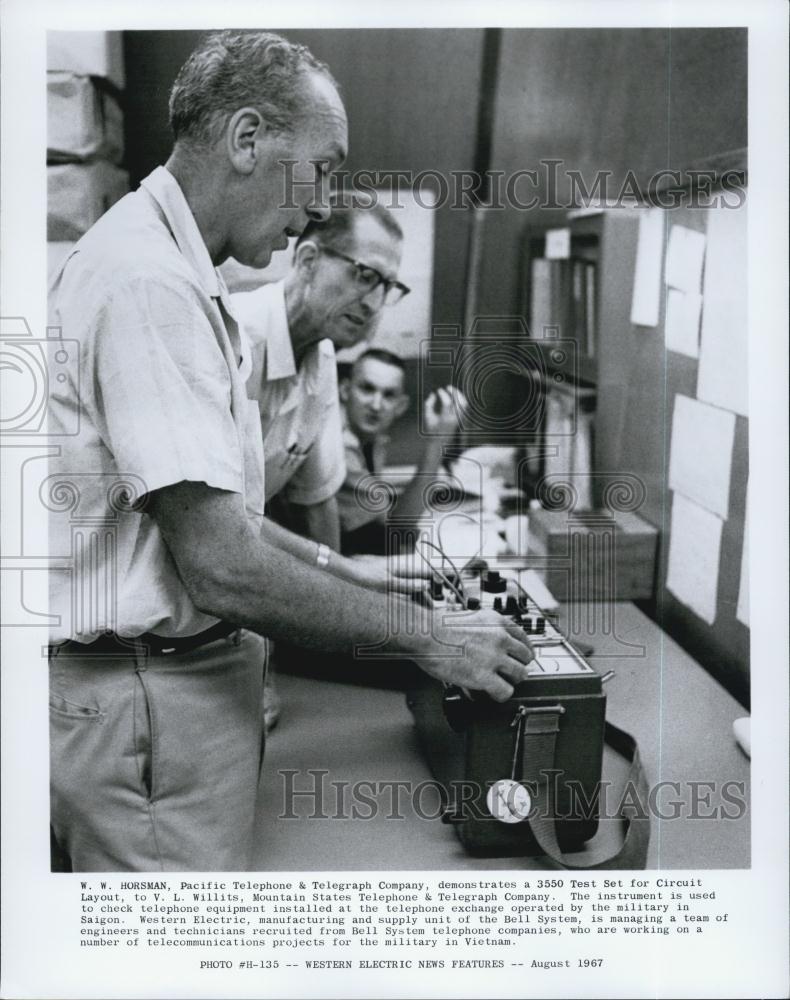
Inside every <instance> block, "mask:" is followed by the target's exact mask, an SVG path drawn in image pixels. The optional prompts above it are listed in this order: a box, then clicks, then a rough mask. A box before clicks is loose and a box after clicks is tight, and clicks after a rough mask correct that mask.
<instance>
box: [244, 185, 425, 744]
mask: <svg viewBox="0 0 790 1000" xmlns="http://www.w3.org/2000/svg"><path fill="white" fill-rule="evenodd" d="M402 242H403V233H402V231H401V228H400V226H399V225H398V223H397V222H396V220H395V218H394V216H393V215H392V214H391V213H390V212H389V211H388V210H387V209H386V208H384V207H383V206H381V205H379V204H378V203H377V202H376V201H375V200H374V199H372V198H370V197H366V196H363V195H361V194H356V195H355V196H354V200H353V202H351V201H349V202H347V203H344V202H342V201H341V202H340V203H335V204H333V205H332V214H331V216H330V217H329V219H327V220H326V221H320V222H319V221H317V220H315V221H312V222H310V223H309V224H308V226H307V227H306V229H305V231H304V232H303V233H302V235H301V236H300V237H299V239H298V241H297V243H296V247H295V250H294V257H293V262H292V264H291V269H290V271H289V272H288V274H287V276H286V277H285V278H284V279H283V280H282V281H277V282H272V283H270V284H267V285H263V286H262V287H261V288H257V289H255V290H254V291H251V292H237V293H236V294H234V295H233V296H232V301H233V308H234V313H235V315H236V318H237V319H238V321H239V322H240V323H241V324H242V327H243V329H244V331H245V333H246V335H247V338H248V340H249V343H250V347H251V357H252V373H251V375H250V377H249V379H248V382H247V389H248V393H249V395H250V397H251V398H252V399H255V400H257V403H258V408H259V411H260V419H261V433H262V436H263V450H264V455H265V483H266V502H267V512H268V513H269V514H271V515H272V516H273V517H274V518H275V519H276V520H278V521H279V522H280V523H282V524H285V525H286V526H288V527H290V528H293V529H295V530H298V531H299V532H300V533H301V534H303V535H305V536H307V537H308V538H311V539H313V541H315V542H318V543H320V544H323V545H326V546H328V547H329V548H331V549H334V550H335V551H336V552H339V551H340V518H339V515H338V507H337V500H336V498H335V494H336V493H337V491H338V490H339V489H340V487H341V486H342V484H343V480H344V479H345V474H346V464H345V457H344V448H343V436H342V426H341V417H340V400H339V398H338V384H337V362H336V359H335V350H336V349H337V350H342V349H343V348H348V347H354V346H355V345H356V344H358V343H360V342H361V341H363V340H367V339H369V338H370V337H371V336H372V335H373V333H374V332H375V329H376V327H377V326H378V322H379V319H380V316H381V312H382V309H383V307H384V306H385V305H395V304H396V303H397V302H399V301H400V300H401V299H402V298H403V296H404V295H406V294H408V292H409V289H408V288H407V287H406V286H405V285H403V284H402V283H401V282H399V281H398V280H397V274H398V268H399V266H400V261H401V247H402ZM357 565H358V567H359V578H358V582H361V583H364V582H366V581H365V579H364V576H363V575H364V574H368V575H369V577H370V579H369V580H368V581H367V582H369V583H370V584H372V585H376V584H377V583H379V582H380V581H381V580H386V579H387V578H388V569H387V566H386V565H384V563H383V560H382V562H381V563H380V564H378V565H374V564H372V563H370V562H368V563H366V564H365V565H364V568H363V566H362V565H361V564H357ZM283 657H285V658H289V651H286V648H285V647H278V650H277V651H276V652H275V656H274V660H281V659H282V658H283ZM281 705H282V703H281V698H280V695H279V692H278V689H277V684H276V682H275V671H274V670H273V669H272V664H271V663H270V665H269V670H268V672H267V675H266V683H265V690H264V711H265V720H266V729H267V732H268V731H269V730H271V729H272V728H273V727H274V726H275V725H276V723H277V721H278V719H279V717H280V714H281Z"/></svg>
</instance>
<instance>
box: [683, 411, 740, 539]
mask: <svg viewBox="0 0 790 1000" xmlns="http://www.w3.org/2000/svg"><path fill="white" fill-rule="evenodd" d="M734 438H735V414H734V413H729V412H728V411H726V410H721V409H719V408H718V407H716V406H709V405H708V404H707V403H700V402H699V400H696V399H690V398H689V397H688V396H681V395H677V396H675V410H674V413H673V414H672V438H671V441H670V452H669V488H670V489H671V490H676V491H677V492H678V493H682V494H683V496H685V497H688V499H689V500H694V501H695V503H698V504H700V505H701V506H702V507H704V508H705V509H706V510H709V511H711V512H712V513H714V514H718V515H719V517H721V518H724V519H725V520H726V518H727V515H728V513H729V505H730V472H731V470H732V446H733V440H734Z"/></svg>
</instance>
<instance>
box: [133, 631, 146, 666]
mask: <svg viewBox="0 0 790 1000" xmlns="http://www.w3.org/2000/svg"><path fill="white" fill-rule="evenodd" d="M132 643H133V644H134V666H135V670H136V671H137V672H138V673H140V672H141V671H143V670H147V669H148V656H149V650H148V647H147V646H146V644H145V643H144V642H142V641H141V640H140V639H132Z"/></svg>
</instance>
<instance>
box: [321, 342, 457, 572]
mask: <svg viewBox="0 0 790 1000" xmlns="http://www.w3.org/2000/svg"><path fill="white" fill-rule="evenodd" d="M340 397H341V400H342V402H343V443H344V446H345V458H346V476H345V479H344V480H343V485H342V487H341V489H340V493H339V494H338V506H339V510H340V524H341V548H342V551H343V552H344V553H346V554H355V553H373V554H383V553H385V552H386V551H387V547H388V546H387V519H388V518H393V519H394V518H397V523H398V526H399V527H400V528H403V527H405V526H407V525H408V524H409V523H410V522H413V521H416V520H417V518H418V517H419V516H420V515H421V514H422V512H423V510H424V507H425V492H426V487H428V486H429V484H430V481H431V477H433V476H435V475H436V473H437V472H438V470H439V466H440V465H441V461H442V454H443V449H444V445H445V444H447V443H448V442H449V441H451V440H452V436H453V435H454V434H455V431H456V429H457V427H458V423H459V421H460V419H461V417H462V416H463V412H464V409H465V407H466V400H465V399H464V397H463V395H462V394H461V393H460V392H459V390H458V389H456V388H454V387H453V386H446V387H445V388H443V389H438V390H436V392H432V393H431V394H430V395H429V396H428V398H427V399H426V400H425V403H424V404H423V414H422V417H423V419H422V429H423V431H424V432H425V435H426V436H425V438H424V440H423V442H422V446H421V448H420V452H419V455H418V461H417V470H416V473H415V475H414V477H413V478H412V479H411V480H410V481H409V483H408V484H407V485H406V487H405V489H404V490H403V491H402V492H401V493H400V495H399V497H398V498H397V500H396V501H395V503H394V505H393V506H392V507H391V509H390V510H388V511H386V512H381V509H380V508H381V504H380V502H379V501H380V497H381V489H380V485H379V484H380V479H379V476H380V473H381V471H382V469H383V467H384V464H385V452H386V443H387V440H388V438H387V435H388V432H389V430H390V428H391V427H392V425H393V423H394V422H395V421H396V420H397V419H398V417H400V416H402V415H403V414H404V413H405V412H406V409H407V408H408V405H409V397H408V396H407V395H406V392H405V365H404V363H403V361H402V360H401V359H400V358H399V357H397V356H396V355H395V354H392V353H390V352H389V351H386V350H382V349H379V348H371V349H370V350H367V351H365V352H364V354H361V355H360V357H359V358H357V360H356V361H355V362H354V365H353V366H352V368H351V373H350V376H349V377H348V379H346V380H344V381H343V382H342V383H341V386H340Z"/></svg>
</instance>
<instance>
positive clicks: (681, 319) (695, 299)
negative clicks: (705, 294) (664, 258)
mask: <svg viewBox="0 0 790 1000" xmlns="http://www.w3.org/2000/svg"><path fill="white" fill-rule="evenodd" d="M701 312H702V296H701V295H699V294H696V293H695V292H681V291H680V290H679V289H677V288H670V289H669V290H668V292H667V316H666V320H665V322H664V340H665V342H666V345H667V350H668V351H675V352H676V353H677V354H685V355H686V356H687V357H689V358H698V357H699V317H700V313H701Z"/></svg>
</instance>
